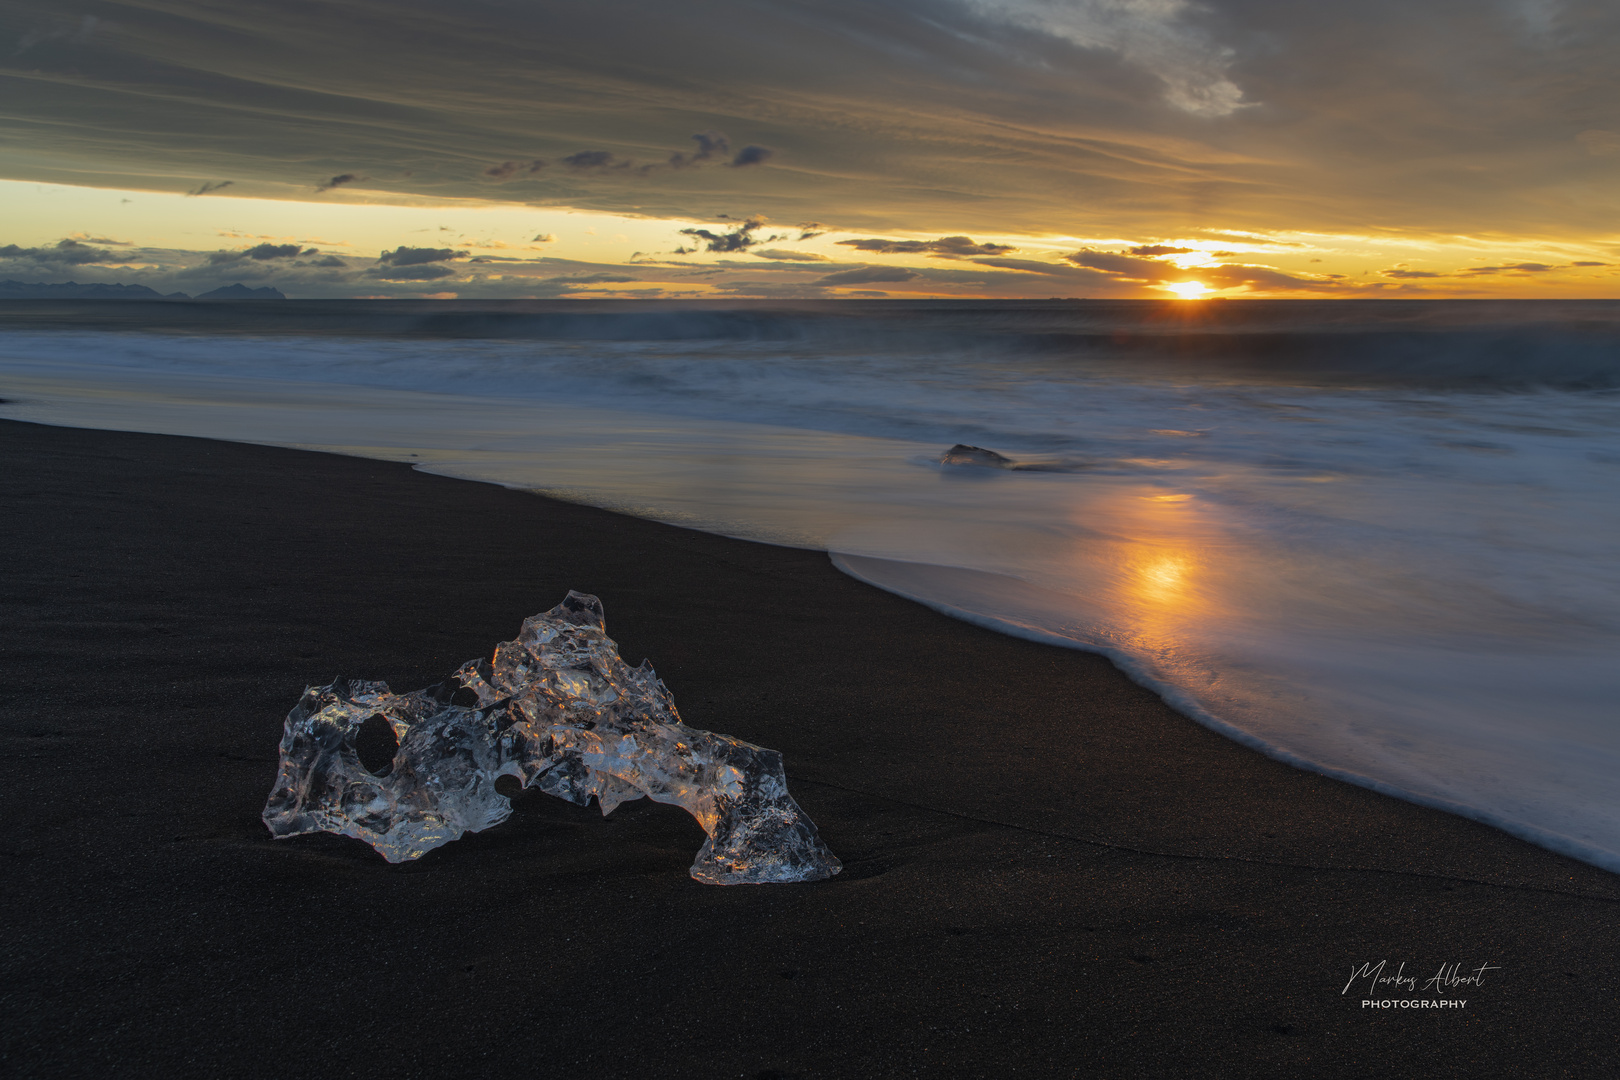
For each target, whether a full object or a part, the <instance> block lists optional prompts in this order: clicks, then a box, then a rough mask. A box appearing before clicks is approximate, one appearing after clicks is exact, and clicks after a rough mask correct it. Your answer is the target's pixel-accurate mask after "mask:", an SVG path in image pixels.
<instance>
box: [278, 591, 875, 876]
mask: <svg viewBox="0 0 1620 1080" xmlns="http://www.w3.org/2000/svg"><path fill="white" fill-rule="evenodd" d="M455 679H456V681H457V682H458V683H459V684H460V686H462V687H466V688H468V689H470V690H472V691H474V692H475V693H476V694H477V695H478V704H477V706H475V707H467V706H461V705H455V704H453V703H452V702H451V698H452V696H453V695H454V694H455V692H456V690H457V688H458V687H457V686H456V685H454V684H450V683H445V684H441V685H439V686H435V687H430V688H429V689H426V690H418V691H416V692H414V693H410V694H394V693H391V692H390V691H389V689H388V686H387V684H385V683H380V682H360V681H349V680H342V679H340V680H338V681H336V682H334V683H332V684H331V685H330V686H322V687H311V688H309V689H308V690H306V691H305V692H304V696H303V699H302V700H300V701H299V703H298V705H297V707H295V708H294V709H293V711H292V712H291V713H289V714H288V716H287V724H286V729H285V734H284V735H283V736H282V740H281V771H280V773H279V774H278V776H277V777H276V784H275V787H274V788H273V789H272V790H271V792H270V801H269V802H268V803H267V804H266V805H265V808H264V822H265V824H266V825H267V826H269V828H270V832H271V833H272V834H273V835H274V836H276V837H277V838H284V837H288V836H298V835H301V834H303V833H309V832H332V833H338V834H340V835H342V836H352V837H354V838H356V839H358V840H364V841H365V842H366V843H368V844H370V845H371V846H372V847H374V848H376V849H377V851H378V852H380V853H381V854H382V856H383V858H385V859H387V860H388V861H389V862H396V863H397V862H404V861H405V860H408V859H416V858H420V857H421V856H422V855H423V854H424V853H426V852H427V851H429V850H431V849H432V848H436V847H438V846H439V845H440V844H447V843H449V842H450V841H452V840H456V839H458V838H460V836H461V835H462V834H463V833H467V832H479V831H480V830H483V829H487V828H489V827H490V826H491V825H496V824H499V823H500V822H502V821H504V820H505V819H506V818H507V816H508V815H509V814H510V813H511V812H512V807H511V803H510V801H509V800H508V799H507V798H506V796H504V795H502V794H500V793H499V792H497V791H496V790H495V780H496V778H497V777H499V776H503V775H505V776H514V777H517V778H518V779H519V780H520V781H522V783H523V786H524V787H537V788H539V789H540V790H541V791H544V792H547V793H549V794H552V795H556V796H557V797H559V798H563V799H567V800H568V801H569V802H573V803H578V804H580V805H581V806H584V805H587V804H588V803H589V802H590V799H591V797H592V796H593V795H594V796H595V797H596V800H597V803H598V804H599V805H600V806H601V808H602V813H603V814H608V813H610V812H612V810H613V809H614V807H616V806H618V805H619V804H620V803H622V802H628V801H631V800H634V799H639V798H641V797H643V796H646V797H648V798H651V799H652V800H653V801H654V802H662V803H672V804H674V805H675V806H679V807H681V808H682V809H684V810H686V811H687V812H688V813H690V814H691V815H692V816H693V817H695V818H696V819H697V820H698V824H700V825H702V826H703V831H704V832H706V833H708V834H709V838H708V840H707V841H706V842H705V843H704V845H703V848H702V850H700V851H699V852H698V856H697V860H696V861H695V862H693V864H692V876H693V877H694V878H696V879H697V880H699V881H703V882H707V883H709V884H713V885H740V884H751V883H760V882H788V881H815V880H819V879H821V878H826V877H831V876H832V875H833V874H836V873H838V871H839V870H841V869H842V868H843V866H842V864H841V863H839V861H838V859H837V858H836V857H834V855H833V854H832V852H830V851H828V850H827V847H826V845H825V844H823V843H822V841H821V837H820V836H819V835H818V834H817V833H816V827H815V824H814V823H813V822H812V821H811V820H810V819H809V817H807V816H806V815H805V813H804V811H803V810H801V809H799V805H798V804H797V803H796V802H794V801H793V796H791V795H789V794H788V789H787V779H786V777H785V776H784V775H783V772H782V755H781V754H779V753H777V752H776V751H775V750H766V749H764V748H763V747H758V746H754V745H752V744H750V743H745V742H743V741H742V740H740V739H733V738H731V737H729V736H726V735H716V734H714V733H713V732H709V731H699V730H697V729H696V728H689V727H687V726H686V725H685V724H683V723H681V718H680V714H679V713H678V712H676V710H675V701H674V699H673V698H672V697H671V696H670V693H669V690H668V689H666V688H665V686H664V684H663V682H662V680H660V679H659V678H658V676H657V675H656V674H654V673H653V669H652V667H651V666H650V665H648V664H647V663H646V662H645V661H643V662H642V664H641V666H640V667H638V668H631V667H630V666H629V665H628V664H626V663H625V662H624V660H623V659H621V658H620V656H619V649H618V646H617V645H616V644H615V643H614V642H613V639H612V638H610V637H608V636H607V632H606V629H605V625H604V621H603V614H602V604H601V601H599V600H598V599H597V598H596V597H594V596H588V595H586V594H584V593H578V592H570V593H569V594H568V598H567V599H566V600H564V601H563V602H562V603H561V604H559V605H557V606H556V607H555V608H552V609H551V610H550V611H549V612H547V613H546V614H544V615H536V616H534V617H533V618H530V619H527V620H525V621H524V623H523V629H522V631H521V632H520V633H519V635H518V639H517V640H516V641H508V642H505V643H503V644H501V645H499V646H497V647H496V650H495V659H494V661H493V662H490V661H485V660H475V661H470V662H469V663H467V664H465V665H464V666H463V667H462V668H461V670H459V671H458V672H456V675H455ZM374 716H380V717H382V718H383V719H384V720H386V721H387V722H388V725H389V726H390V727H391V728H392V729H393V732H394V736H395V738H397V739H398V742H399V747H398V750H397V751H396V752H395V754H394V760H393V765H392V768H390V769H389V770H388V772H387V773H385V774H383V775H378V774H376V773H373V772H371V771H369V770H368V769H367V768H366V767H365V766H364V765H363V764H361V761H360V757H359V754H358V753H357V751H356V749H355V740H356V737H357V736H358V735H359V733H360V729H361V726H362V725H363V724H365V722H366V721H367V720H369V719H370V718H371V717H374Z"/></svg>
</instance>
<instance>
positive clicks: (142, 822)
mask: <svg viewBox="0 0 1620 1080" xmlns="http://www.w3.org/2000/svg"><path fill="white" fill-rule="evenodd" d="M0 461H3V462H4V465H5V467H4V470H3V472H0V490H3V492H4V494H3V503H0V515H3V521H4V528H3V530H0V568H3V576H0V592H3V597H4V602H5V611H6V614H7V617H6V620H5V625H4V630H3V633H4V648H3V653H0V656H3V661H0V662H3V664H4V671H3V674H4V678H5V686H6V687H7V691H6V693H5V695H4V699H3V705H0V738H3V746H4V758H3V760H4V770H5V771H4V775H3V777H0V799H3V800H4V802H3V804H0V805H3V815H4V816H3V821H4V829H3V832H0V868H3V875H4V877H3V881H4V888H3V895H4V905H5V910H4V918H5V924H4V925H5V929H6V937H5V948H4V950H3V953H0V964H3V983H0V1069H3V1070H4V1071H5V1072H8V1073H10V1074H12V1075H25V1076H47V1075H50V1076H56V1075H72V1076H103V1075H154V1076H156V1075H163V1076H210V1077H213V1076H231V1077H236V1076H267V1077H270V1076H274V1077H287V1076H310V1077H325V1076H391V1077H400V1076H417V1075H422V1076H439V1075H467V1076H483V1075H499V1074H503V1073H512V1074H522V1075H544V1076H584V1077H594V1076H624V1077H653V1076H657V1077H726V1076H736V1077H790V1076H803V1077H811V1076H854V1077H867V1076H873V1077H878V1076H891V1075H892V1076H911V1075H923V1076H958V1075H960V1076H986V1077H1001V1076H1011V1075H1028V1076H1063V1075H1071V1074H1072V1075H1099V1076H1138V1075H1140V1076H1166V1075H1175V1074H1183V1075H1190V1076H1228V1075H1230V1076H1288V1077H1293V1076H1305V1075H1311V1076H1344V1077H1358V1078H1359V1077H1368V1076H1372V1075H1374V1073H1375V1070H1378V1069H1386V1068H1387V1069H1391V1070H1393V1071H1392V1072H1391V1073H1390V1074H1389V1075H1428V1076H1451V1075H1456V1076H1462V1075H1469V1076H1508V1075H1518V1076H1603V1075H1615V1073H1614V1071H1613V1070H1615V1069H1616V1068H1617V1067H1620V1051H1617V1048H1616V1035H1617V1033H1620V1004H1617V995H1616V985H1617V979H1616V974H1615V962H1614V957H1615V956H1616V955H1620V929H1617V927H1620V878H1616V877H1615V876H1613V875H1610V874H1607V873H1605V872H1603V871H1600V870H1596V869H1593V868H1591V867H1588V866H1585V865H1583V864H1580V863H1576V862H1572V861H1570V860H1567V859H1564V858H1562V857H1560V856H1557V855H1553V854H1550V853H1548V852H1546V851H1542V850H1540V849H1538V848H1535V847H1532V846H1530V845H1529V844H1525V843H1522V842H1520V841H1517V840H1514V839H1512V838H1510V837H1508V836H1505V835H1503V834H1501V833H1498V832H1495V831H1493V830H1491V829H1489V828H1486V827H1484V826H1481V825H1477V824H1474V823H1472V822H1469V821H1465V820H1462V819H1460V818H1456V817H1451V816H1449V815H1446V814H1442V813H1439V812H1436V811H1432V810H1427V809H1423V808H1420V807H1416V806H1411V805H1407V804H1405V803H1401V802H1398V801H1396V800H1393V799H1389V798H1385V797H1382V796H1379V795H1375V794H1372V793H1370V792H1367V791H1365V790H1362V789H1359V788H1355V787H1351V786H1349V785H1346V784H1342V783H1339V782H1336V781H1333V780H1328V779H1325V778H1322V777H1319V776H1314V775H1311V774H1309V773H1304V772H1300V771H1297V770H1294V769H1291V768H1288V767H1286V766H1283V765H1280V764H1278V763H1276V762H1273V761H1271V760H1269V759H1266V758H1264V757H1261V756H1260V755H1258V754H1255V753H1253V752H1251V751H1249V750H1246V749H1244V748H1242V747H1239V746H1237V745H1236V744H1234V743H1231V742H1228V741H1226V740H1225V739H1222V738H1221V737H1219V736H1217V735H1215V734H1213V733H1211V732H1209V731H1206V730H1205V729H1203V728H1200V727H1198V726H1197V725H1196V724H1194V723H1192V722H1191V721H1189V720H1186V719H1184V718H1183V717H1181V716H1179V715H1178V714H1176V713H1174V712H1172V711H1171V710H1170V709H1168V708H1167V707H1166V706H1165V705H1163V704H1162V703H1161V702H1160V701H1159V700H1158V699H1157V698H1155V697H1154V696H1153V695H1152V694H1150V693H1148V692H1147V691H1145V690H1143V689H1140V688H1139V687H1137V686H1135V685H1133V684H1132V683H1130V682H1129V681H1128V680H1126V679H1125V677H1124V676H1122V675H1120V674H1119V673H1118V672H1116V671H1115V670H1114V669H1113V668H1112V667H1111V666H1110V665H1109V664H1108V663H1107V662H1106V661H1104V660H1102V659H1100V658H1097V657H1094V656H1089V655H1085V654H1081V653H1075V652H1069V651H1065V650H1061V649H1056V648H1050V647H1046V646H1041V645H1035V644H1032V643H1029V642H1024V641H1019V640H1015V639H1013V638H1008V637H1003V636H1000V635H997V634H994V633H991V632H989V631H986V630H981V629H978V628H975V627H973V626H969V625H966V624H964V623H960V622H955V621H952V620H950V619H947V618H945V617H943V616H941V615H937V614H935V613H933V612H931V611H928V610H926V609H924V608H921V607H918V606H916V605H913V604H910V603H907V602H905V601H902V600H899V599H897V598H895V597H892V596H889V595H887V594H885V593H882V592H879V591H877V590H874V589H871V588H868V587H866V586H864V585H861V584H859V583H857V582H855V581H853V580H851V579H849V578H847V577H844V576H843V575H841V574H839V573H838V572H837V571H836V570H834V569H833V568H832V566H831V565H830V564H829V563H828V561H827V559H826V557H825V556H824V555H822V554H819V553H815V552H806V551H795V550H788V549H782V548H772V547H766V546H762V545H757V544H749V543H744V542H740V541H733V540H726V539H722V538H718V537H714V536H707V535H704V534H701V533H695V532H690V531H686V530H682V529H676V528H671V527H668V526H663V525H657V524H652V523H649V522H645V521H640V520H637V519H633V518H627V517H622V516H618V515H615V514H611V513H607V512H605V511H600V510H595V509H591V508H588V507H581V506H574V505H570V504H565V503H559V502H553V501H550V500H546V499H542V498H538V497H535V496H532V495H527V494H523V493H520V492H512V491H506V490H502V489H500V488H497V487H493V486H489V485H483V484H474V483H466V482H462V481H456V480H448V479H443V478H440V477H435V476H428V475H423V474H420V473H415V472H412V471H410V470H409V469H408V468H407V467H405V466H403V465H394V464H388V463H384V462H376V461H365V460H356V459H349V458H342V457H333V456H329V455H323V454H313V453H302V452H298V451H291V450H279V449H270V448H264V447H255V446H242V445H233V444H224V443H213V442H206V441H201V440H195V439H184V438H173V437H166V436H153V435H136V434H122V433H114V432H99V431H79V430H69V429H61V428H49V427H38V426H33V425H27V424H20V423H14V422H0ZM569 588H577V589H581V590H584V591H589V592H595V593H597V594H598V595H600V596H601V597H602V599H603V602H604V603H605V605H606V608H607V614H608V630H609V632H610V633H611V634H612V635H613V636H614V637H615V638H616V639H618V641H619V642H620V643H621V645H622V646H623V650H624V654H625V656H626V657H627V658H629V659H630V660H631V662H632V663H633V662H635V661H638V660H639V659H640V658H641V657H643V656H647V657H649V658H651V660H652V661H653V664H654V665H655V666H656V668H657V669H658V671H659V673H660V674H661V675H662V676H663V678H664V679H665V681H666V682H667V683H668V684H669V686H670V687H671V689H672V690H673V691H674V693H675V696H676V700H677V701H678V702H679V704H680V706H681V708H682V711H683V713H684V716H685V719H686V720H687V722H688V723H690V724H692V725H694V726H696V727H702V728H709V729H713V730H716V731H722V732H726V733H728V734H732V735H737V736H740V737H742V738H746V739H749V740H751V741H754V742H758V743H761V744H763V745H766V746H770V747H774V748H777V749H780V750H781V751H783V752H784V754H785V755H786V759H787V766H788V775H789V777H790V780H791V782H792V785H793V790H794V793H795V795H796V796H797V797H798V799H799V801H800V802H801V803H802V804H803V806H804V807H805V809H806V810H807V811H808V812H809V813H810V814H811V816H812V817H814V818H815V820H816V821H817V822H818V823H819V825H820V827H821V830H822V834H823V835H824V836H825V837H826V839H827V841H828V843H829V844H830V845H831V846H832V848H833V850H834V851H836V852H837V853H838V854H839V855H840V856H841V857H842V858H843V860H844V862H845V866H846V869H845V871H844V873H843V874H842V875H841V876H839V877H837V878H835V879H833V880H831V881H829V882H824V883H819V884H812V885H796V886H759V887H735V888H715V887H710V886H703V885H699V884H697V883H696V882H693V881H692V880H690V879H689V878H688V877H687V874H686V869H687V867H688V865H689V864H690V863H691V860H692V857H693V855H694V854H695V853H696V851H697V848H698V846H699V844H700V842H701V839H702V834H701V833H700V832H699V830H698V828H697V826H696V825H695V824H694V823H693V822H692V821H691V820H690V819H689V818H688V817H686V816H685V815H684V814H683V813H682V812H681V811H679V810H677V809H674V808H672V807H664V806H656V805H652V804H649V803H646V802H640V803H632V804H630V805H628V806H625V807H622V808H620V809H619V810H618V811H617V812H615V813H614V815H613V816H612V817H610V818H607V819H603V818H601V817H600V816H598V815H597V814H596V813H595V811H593V810H584V809H581V808H578V807H573V806H569V805H567V804H564V803H561V802H559V801H556V800H553V799H550V798H548V797H546V796H543V795H537V794H525V795H523V796H522V797H520V798H519V800H518V805H517V811H516V813H515V814H514V816H513V818H512V819H511V820H510V821H508V822H507V823H505V824H503V825H501V826H498V827H496V828H495V829H492V830H490V831H488V832H485V833H483V834H480V835H476V836H469V837H467V838H466V839H463V840H461V841H459V842H457V843H454V844H451V845H449V846H447V847H445V848H441V849H439V850H438V851H435V852H432V853H430V854H429V855H428V856H427V857H425V858H424V859H422V860H421V861H420V862H418V863H415V864H413V865H407V866H399V867H394V866H389V865H388V864H386V863H384V862H383V860H382V859H381V858H380V857H378V856H377V855H376V854H374V853H373V852H372V851H371V850H370V849H369V848H367V847H365V846H363V845H361V844H360V843H358V842H356V841H352V840H344V839H339V838H336V837H328V836H317V837H302V838H297V839H293V840H290V841H279V842H272V841H271V840H270V838H269V836H268V834H267V833H266V832H265V829H264V827H263V825H262V824H261V823H260V821H259V812H260V810H261V809H262V807H263V803H264V799H265V796H266V794H267V793H268V792H269V789H270V784H271V780H272V778H273V776H274V773H275V768H276V743H277V741H278V739H279V737H280V731H281V721H282V717H283V716H284V715H285V713H286V711H287V710H288V708H290V707H291V706H292V704H293V703H294V702H295V701H296V700H297V698H298V695H299V692H300V691H301V690H302V689H303V687H304V686H305V685H306V684H310V683H325V682H328V681H330V680H331V679H332V677H333V676H335V675H339V674H346V675H353V676H361V677H368V678H382V679H386V680H388V681H389V682H390V683H391V684H392V685H393V686H394V688H395V689H412V688H416V687H419V686H422V685H426V684H428V683H430V682H434V681H437V680H438V679H440V678H442V677H443V676H444V675H445V674H446V673H447V672H449V671H450V670H451V669H452V668H453V667H454V666H456V665H457V664H459V663H461V662H462V661H464V660H467V659H469V658H471V657H474V656H478V655H481V654H487V653H488V651H489V650H490V648H491V647H492V646H493V645H494V644H495V643H496V642H498V641H501V640H505V639H507V638H510V637H512V636H513V635H514V633H515V632H516V630H517V628H518V624H519V623H520V622H521V620H522V619H523V618H524V616H526V615H529V614H532V613H534V612H537V611H541V610H544V609H546V608H549V607H551V606H552V605H553V604H555V603H556V602H557V601H558V600H559V599H561V597H562V596H563V594H564V593H565V592H566V591H567V590H568V589H569ZM1380 959H1387V960H1389V961H1390V967H1391V968H1393V967H1394V966H1395V965H1396V964H1398V963H1400V962H1402V961H1404V962H1405V963H1406V970H1407V972H1408V973H1411V972H1414V971H1415V972H1416V973H1418V974H1419V976H1420V978H1421V979H1427V978H1428V977H1429V976H1430V975H1432V974H1433V973H1434V972H1435V971H1437V970H1438V969H1439V968H1440V966H1441V965H1442V964H1452V963H1456V964H1460V965H1462V967H1463V968H1464V969H1471V968H1475V967H1477V966H1479V965H1481V964H1485V963H1489V964H1491V965H1494V966H1496V967H1498V968H1500V970H1498V971H1491V972H1487V973H1486V974H1485V977H1484V980H1485V981H1484V984H1483V985H1482V986H1478V987H1460V988H1457V990H1456V991H1455V994H1454V996H1458V997H1462V998H1466V999H1467V1001H1468V1006H1467V1008H1466V1009H1465V1010H1461V1011H1444V1012H1442V1011H1436V1010H1421V1011H1419V1010H1399V1011H1395V1010H1388V1011H1376V1010H1368V1009H1363V1008H1362V1007H1361V1000H1362V999H1363V998H1365V997H1367V996H1368V994H1367V993H1366V990H1365V986H1366V983H1365V980H1363V981H1362V982H1361V983H1358V984H1357V987H1356V989H1353V990H1352V991H1351V992H1350V993H1348V994H1341V990H1342V988H1343V987H1344V984H1345V982H1346V980H1347V978H1348V977H1349V975H1350V972H1351V970H1352V968H1353V967H1354V966H1356V965H1359V964H1362V963H1364V962H1368V961H1377V960H1380ZM1402 993H1404V991H1403V992H1402ZM1380 996H1392V995H1390V994H1389V993H1387V992H1386V993H1384V994H1381V995H1380ZM1422 996H1425V997H1432V996H1433V995H1432V994H1424V995H1422Z"/></svg>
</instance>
